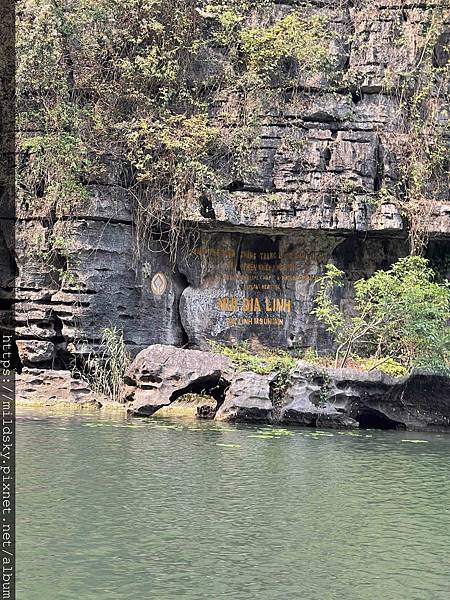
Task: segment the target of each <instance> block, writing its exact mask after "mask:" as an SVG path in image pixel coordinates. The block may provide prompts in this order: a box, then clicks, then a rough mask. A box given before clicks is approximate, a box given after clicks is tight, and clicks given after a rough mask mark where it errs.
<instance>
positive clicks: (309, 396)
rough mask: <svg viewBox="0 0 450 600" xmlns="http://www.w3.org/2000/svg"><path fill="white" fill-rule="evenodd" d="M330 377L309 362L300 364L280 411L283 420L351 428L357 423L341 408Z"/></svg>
mask: <svg viewBox="0 0 450 600" xmlns="http://www.w3.org/2000/svg"><path fill="white" fill-rule="evenodd" d="M331 389H332V388H331V379H330V377H329V375H328V374H327V373H326V372H325V371H321V370H318V369H317V368H315V367H314V366H312V365H309V364H308V363H302V362H300V363H298V365H297V367H296V369H295V370H294V372H293V374H292V383H291V385H290V386H289V387H288V389H287V392H286V397H285V401H284V403H283V406H282V408H281V411H280V420H281V421H282V422H283V423H295V424H297V425H303V426H305V427H324V428H333V429H334V428H338V429H348V428H355V427H358V422H357V421H356V420H355V419H353V418H351V417H350V416H348V415H346V414H345V411H344V410H342V408H341V409H338V408H337V407H336V406H335V404H334V402H333V399H332V395H331V393H330V392H331Z"/></svg>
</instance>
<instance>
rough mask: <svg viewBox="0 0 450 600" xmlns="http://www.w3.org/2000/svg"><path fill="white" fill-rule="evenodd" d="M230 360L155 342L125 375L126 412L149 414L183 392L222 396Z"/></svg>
mask: <svg viewBox="0 0 450 600" xmlns="http://www.w3.org/2000/svg"><path fill="white" fill-rule="evenodd" d="M231 374H232V369H231V363H230V361H229V360H228V359H227V358H225V357H223V356H219V355H216V354H211V353H207V352H200V351H198V350H183V349H181V348H174V347H173V346H162V345H155V346H150V347H149V348H147V349H146V350H143V351H142V352H140V353H139V354H138V356H137V357H136V358H135V360H134V362H133V363H132V364H131V366H130V367H129V369H128V370H127V372H126V375H125V384H126V386H125V389H124V400H125V401H126V402H129V412H130V413H131V414H134V415H137V416H150V415H152V414H153V413H154V412H155V411H157V410H158V409H159V408H161V407H162V406H167V405H169V404H170V403H171V402H172V401H173V400H176V399H177V398H179V397H180V396H182V395H183V394H189V393H197V394H200V393H208V394H209V395H211V396H213V397H215V398H216V399H222V398H223V393H224V389H225V388H226V387H227V386H228V385H229V381H230V380H231Z"/></svg>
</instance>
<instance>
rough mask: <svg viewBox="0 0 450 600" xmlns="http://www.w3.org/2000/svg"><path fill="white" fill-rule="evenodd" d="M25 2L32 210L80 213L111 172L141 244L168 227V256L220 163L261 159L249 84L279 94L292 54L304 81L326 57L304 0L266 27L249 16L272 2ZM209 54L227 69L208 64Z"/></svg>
mask: <svg viewBox="0 0 450 600" xmlns="http://www.w3.org/2000/svg"><path fill="white" fill-rule="evenodd" d="M17 4H18V8H17V17H18V28H17V57H18V68H17V116H18V130H19V131H18V136H17V145H18V150H19V153H20V158H19V160H18V186H19V189H20V194H21V196H22V197H23V199H24V203H23V205H24V206H25V207H28V209H29V210H30V211H33V210H35V211H36V213H37V214H39V215H41V214H45V213H46V215H45V216H48V215H51V214H54V213H58V210H57V209H58V205H59V206H62V207H63V208H64V211H66V212H70V208H71V207H73V206H74V205H76V204H77V203H78V202H81V201H83V200H84V199H85V198H86V195H87V190H88V189H89V184H90V183H98V182H99V181H100V182H102V181H104V180H105V179H106V180H107V181H109V175H110V173H108V172H107V167H106V166H105V165H108V164H109V165H111V164H113V165H114V166H115V171H116V172H121V175H120V177H118V181H117V184H118V185H120V186H121V187H122V189H125V190H126V191H127V193H128V194H129V198H130V202H132V203H133V206H134V207H135V209H136V212H137V215H136V224H137V228H136V230H137V234H138V237H141V238H142V237H145V235H146V234H148V233H149V232H151V231H153V230H154V229H160V228H164V229H165V230H166V231H167V232H168V235H169V237H170V241H171V242H172V244H169V247H170V248H172V246H173V245H175V244H176V241H177V239H178V237H179V233H180V229H182V227H183V223H184V217H185V216H186V212H187V209H188V208H190V207H191V206H193V207H194V209H195V207H196V206H200V203H201V201H202V200H203V199H204V198H205V196H208V194H211V193H212V192H214V191H217V190H218V189H221V188H222V187H225V186H226V185H228V183H229V182H227V181H224V176H223V172H224V168H223V159H225V161H228V162H229V163H230V164H231V165H236V164H240V163H242V162H243V160H244V158H245V157H244V155H248V154H249V153H250V152H251V145H252V143H254V141H255V139H256V138H257V134H256V133H255V131H254V130H253V129H252V128H250V130H249V127H250V125H249V120H250V119H249V115H251V114H253V113H254V112H255V109H254V106H250V107H249V106H244V105H245V104H246V102H248V99H249V98H250V97H251V96H252V94H251V93H250V91H249V89H250V88H252V90H253V91H255V89H256V90H257V92H255V93H254V94H253V98H254V97H255V96H257V97H259V96H261V93H262V92H263V91H264V89H265V87H266V88H269V87H270V86H269V84H268V82H267V81H266V80H265V78H264V75H265V74H267V73H268V72H270V71H271V70H273V67H274V65H276V64H278V63H279V61H280V60H282V59H283V58H287V57H289V56H291V57H293V58H294V59H295V60H296V61H297V63H298V71H299V72H303V71H305V70H308V69H312V70H313V71H314V70H316V69H317V68H319V66H320V65H322V64H323V63H324V62H325V61H326V60H327V55H326V52H325V50H324V44H323V39H324V38H325V37H326V35H325V34H326V32H325V29H326V23H325V21H324V20H323V19H322V18H319V17H317V16H314V14H312V12H311V10H310V9H309V7H308V3H307V2H306V3H305V4H303V3H302V5H301V6H297V7H295V8H293V9H292V12H291V13H290V14H289V15H288V16H284V17H283V18H281V19H278V20H276V21H275V22H274V23H273V24H268V25H267V27H265V28H258V27H254V22H255V19H253V21H252V19H249V18H250V16H251V15H252V14H255V11H258V10H259V9H260V8H261V7H262V6H264V4H267V3H266V2H265V0H261V1H260V2H255V1H253V0H242V1H237V0H215V1H214V0H209V1H208V0H142V1H141V0H120V1H115V0H82V1H79V0H65V1H64V2H62V1H61V0H30V1H24V0H20V1H19V2H18V3H17ZM252 23H253V24H252ZM209 51H211V52H212V53H213V54H214V53H216V54H217V55H219V56H220V60H219V62H220V61H223V64H226V67H225V68H224V69H223V72H222V71H221V70H220V67H218V68H217V69H216V70H217V72H214V68H211V69H209V54H208V52H209ZM216 54H214V55H216ZM213 62H214V61H213ZM205 65H206V66H205ZM213 67H214V64H213ZM205 69H206V71H208V73H207V78H208V81H207V82H206V84H205V76H204V73H205ZM229 98H235V99H236V103H237V105H238V109H237V113H238V115H237V116H236V114H235V113H234V112H233V110H231V108H229V109H228V107H225V109H224V110H223V111H222V113H221V116H220V118H219V119H217V118H215V113H216V111H217V107H218V106H219V105H220V106H223V105H224V104H225V105H226V100H227V99H229ZM224 99H225V102H224ZM230 104H232V103H230ZM243 146H244V148H243ZM243 157H244V158H243ZM220 161H221V168H220V169H219V168H217V163H218V162H220ZM234 170H236V169H235V167H234ZM230 171H233V169H232V168H230Z"/></svg>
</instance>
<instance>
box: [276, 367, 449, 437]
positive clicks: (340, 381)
mask: <svg viewBox="0 0 450 600" xmlns="http://www.w3.org/2000/svg"><path fill="white" fill-rule="evenodd" d="M318 414H320V415H321V416H320V419H318V420H316V417H317V415H318ZM322 414H323V415H324V417H322ZM325 415H326V416H325ZM328 415H330V416H328ZM281 419H282V420H283V421H284V422H297V423H300V424H303V425H308V426H320V427H326V426H329V424H327V421H328V422H333V420H334V419H335V424H336V426H347V425H346V422H347V421H348V426H351V424H352V422H353V424H356V423H359V425H360V426H361V427H371V428H383V429H408V430H421V431H445V430H448V429H449V427H450V378H448V377H445V376H440V375H433V374H429V373H420V372H418V373H413V374H412V375H410V376H407V377H401V378H393V377H389V376H387V375H385V374H383V373H381V372H378V371H370V372H365V371H356V370H354V369H327V368H323V367H316V366H314V365H310V364H308V363H303V362H299V364H298V366H297V368H296V370H295V371H294V373H293V383H292V385H291V386H290V388H289V389H288V392H287V398H286V403H285V405H284V406H283V408H282V411H281Z"/></svg>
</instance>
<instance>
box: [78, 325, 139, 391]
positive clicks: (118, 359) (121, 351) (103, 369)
mask: <svg viewBox="0 0 450 600" xmlns="http://www.w3.org/2000/svg"><path fill="white" fill-rule="evenodd" d="M130 362H131V357H130V354H129V352H128V351H127V349H126V346H125V342H124V339H123V331H122V330H120V329H118V328H117V327H115V326H112V327H106V328H105V329H104V330H103V335H102V341H101V345H100V350H99V352H97V353H95V354H93V353H91V354H89V356H88V357H87V358H86V360H85V361H84V362H83V364H82V366H81V369H78V370H77V372H78V374H79V375H81V376H82V377H83V378H84V379H85V380H86V381H87V382H88V383H89V385H90V387H91V389H92V390H93V391H94V392H95V393H97V394H102V395H105V396H108V397H109V398H110V399H111V400H113V401H115V402H118V401H120V400H121V387H122V382H123V376H124V374H125V371H126V370H127V368H128V366H129V365H130Z"/></svg>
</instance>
